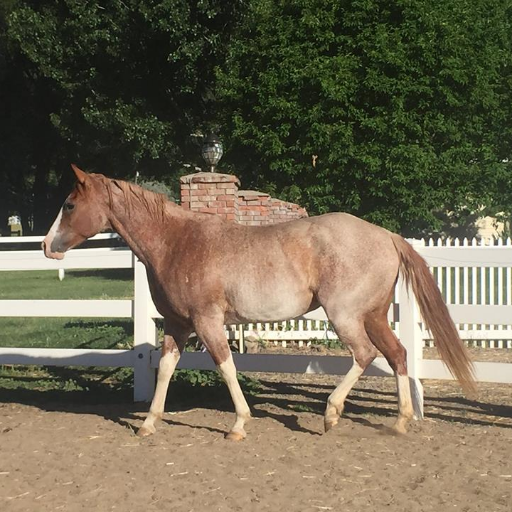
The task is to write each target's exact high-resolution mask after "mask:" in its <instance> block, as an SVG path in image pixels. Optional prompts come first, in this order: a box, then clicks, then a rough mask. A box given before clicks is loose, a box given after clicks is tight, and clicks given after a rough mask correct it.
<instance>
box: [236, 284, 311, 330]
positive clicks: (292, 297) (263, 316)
mask: <svg viewBox="0 0 512 512" xmlns="http://www.w3.org/2000/svg"><path fill="white" fill-rule="evenodd" d="M312 301H313V294H312V293H311V291H309V290H298V289H288V290H276V289H273V290H268V289H266V290H263V291H262V290H257V289H252V290H244V291H240V292H238V293H236V294H234V296H233V297H232V300H230V306H231V307H230V308H229V311H228V312H227V317H231V318H232V319H233V321H244V322H278V321H280V320H287V319H289V318H294V317H296V316H299V315H301V314H303V313H305V312H306V311H308V310H309V308H310V306H311V303H312Z"/></svg>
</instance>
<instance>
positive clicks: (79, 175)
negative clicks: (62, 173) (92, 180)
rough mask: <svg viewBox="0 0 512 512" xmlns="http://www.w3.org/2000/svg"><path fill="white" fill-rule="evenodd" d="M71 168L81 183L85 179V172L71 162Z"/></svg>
mask: <svg viewBox="0 0 512 512" xmlns="http://www.w3.org/2000/svg"><path fill="white" fill-rule="evenodd" d="M71 169H73V172H74V173H75V176H76V179H77V180H78V181H79V182H80V183H82V185H83V184H84V183H85V180H86V179H87V173H85V172H84V171H82V169H79V168H78V167H77V166H76V165H75V164H71Z"/></svg>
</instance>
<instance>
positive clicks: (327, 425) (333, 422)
mask: <svg viewBox="0 0 512 512" xmlns="http://www.w3.org/2000/svg"><path fill="white" fill-rule="evenodd" d="M337 424H338V420H327V419H326V420H324V429H325V432H329V430H331V428H332V427H335V426H336V425H337Z"/></svg>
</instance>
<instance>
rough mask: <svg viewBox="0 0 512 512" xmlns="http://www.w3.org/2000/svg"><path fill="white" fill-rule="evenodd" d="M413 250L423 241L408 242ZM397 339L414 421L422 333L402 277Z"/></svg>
mask: <svg viewBox="0 0 512 512" xmlns="http://www.w3.org/2000/svg"><path fill="white" fill-rule="evenodd" d="M409 243H410V244H411V245H412V246H413V248H414V249H417V248H419V247H422V246H423V245H424V241H423V240H409ZM398 301H399V331H398V332H399V338H400V342H401V343H402V344H403V345H404V347H405V348H406V350H407V371H408V374H409V382H410V385H411V395H412V404H413V407H414V415H415V418H416V419H423V384H422V383H421V381H420V378H419V376H420V366H421V360H422V359H423V332H422V330H421V327H420V322H421V317H420V313H419V311H418V305H417V303H416V299H415V297H414V294H413V291H412V289H408V288H407V286H406V284H405V280H404V278H403V276H400V278H399V280H398Z"/></svg>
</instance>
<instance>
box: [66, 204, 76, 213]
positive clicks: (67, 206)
mask: <svg viewBox="0 0 512 512" xmlns="http://www.w3.org/2000/svg"><path fill="white" fill-rule="evenodd" d="M74 207H75V205H74V204H71V203H64V210H66V211H68V212H70V211H71V210H72V209H73V208H74Z"/></svg>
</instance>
